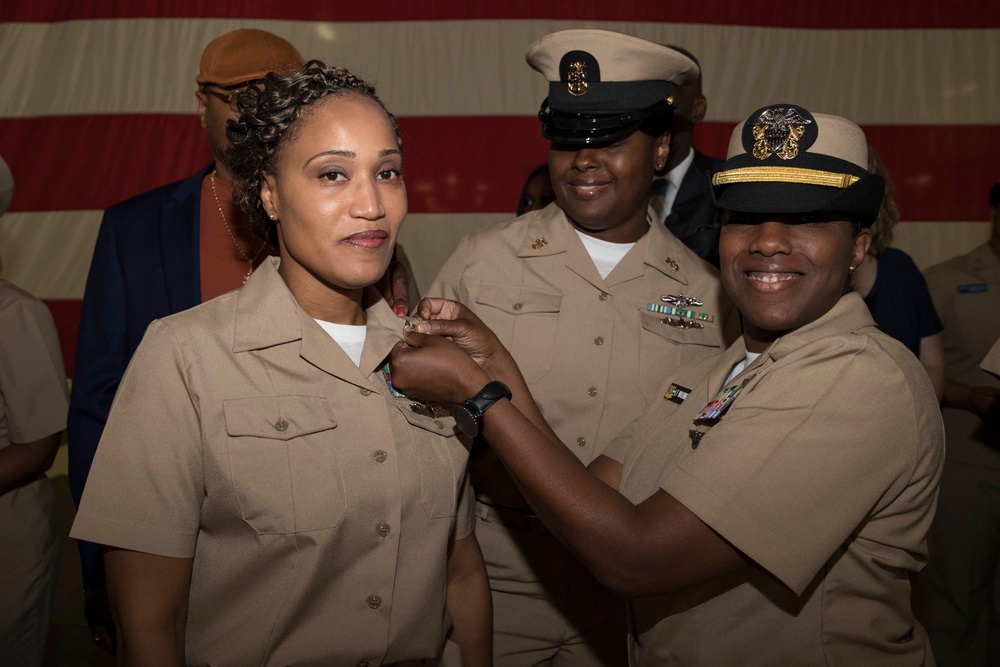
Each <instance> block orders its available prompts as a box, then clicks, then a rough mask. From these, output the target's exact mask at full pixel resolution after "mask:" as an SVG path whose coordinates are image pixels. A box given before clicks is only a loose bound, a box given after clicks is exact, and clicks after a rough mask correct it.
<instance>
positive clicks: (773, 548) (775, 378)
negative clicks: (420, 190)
mask: <svg viewBox="0 0 1000 667" xmlns="http://www.w3.org/2000/svg"><path fill="white" fill-rule="evenodd" d="M866 166H867V149H866V141H865V137H864V134H863V132H862V131H861V130H860V128H858V127H857V126H856V125H855V124H854V123H852V122H850V121H848V120H846V119H844V118H839V117H836V116H829V115H824V114H819V113H816V114H813V113H810V112H809V111H807V110H806V109H803V108H801V107H798V106H795V105H790V104H777V105H770V106H768V107H765V108H762V109H760V110H758V111H756V112H754V113H753V114H751V115H750V117H749V118H748V119H747V120H746V121H745V122H744V123H741V124H740V125H739V126H737V128H736V130H735V131H734V133H733V137H732V141H731V143H730V146H729V151H728V159H727V161H726V163H725V166H724V168H723V169H722V171H721V172H719V173H718V174H716V176H715V178H714V193H715V196H716V198H717V202H718V204H719V206H720V207H721V208H723V209H724V210H725V217H724V226H723V228H722V234H721V246H720V254H721V260H722V262H721V270H722V279H723V282H724V284H725V286H726V288H727V290H728V292H729V293H730V294H731V295H732V297H733V299H734V301H735V302H736V304H737V306H738V307H739V310H740V313H741V314H742V317H743V326H744V333H743V336H742V338H741V339H740V340H738V341H737V342H736V343H735V344H733V345H732V346H731V347H730V348H729V349H728V350H726V351H725V352H724V353H723V354H722V355H721V356H716V357H710V358H707V359H705V360H701V361H697V360H696V361H693V362H691V363H687V364H685V365H684V366H682V367H680V368H665V369H663V374H662V375H663V379H664V381H665V384H664V386H665V387H666V386H667V383H669V387H670V388H669V389H667V391H666V393H665V394H663V396H662V398H660V399H658V400H656V401H654V402H653V403H652V404H651V405H650V407H649V409H648V410H647V412H646V413H645V415H644V416H643V417H642V418H640V419H639V420H638V421H637V422H635V423H634V424H633V425H632V426H631V427H630V428H629V430H628V431H626V432H625V433H624V434H623V435H622V436H620V437H618V438H616V439H615V441H614V442H613V443H611V444H610V446H609V447H608V448H607V449H605V450H604V452H603V455H601V456H599V457H597V458H596V459H595V460H594V461H593V462H592V463H591V464H590V466H589V470H588V469H587V468H585V467H584V465H583V464H581V462H580V460H579V459H578V458H577V457H576V456H574V455H573V453H572V452H571V451H570V450H569V449H568V447H567V446H565V445H563V444H562V443H560V442H559V436H558V434H557V433H554V432H553V430H552V429H550V428H549V427H548V425H547V424H546V423H545V421H544V419H542V412H539V410H538V408H537V407H536V405H535V403H534V401H533V400H532V394H531V392H530V391H529V388H528V385H527V383H526V381H525V379H524V378H523V376H522V374H521V373H520V372H519V371H518V368H517V364H516V362H515V359H514V358H513V357H512V356H511V354H510V353H508V352H507V350H505V349H504V346H503V345H502V344H501V341H500V340H498V338H497V337H496V336H494V335H493V334H492V332H490V331H489V330H488V329H487V328H486V327H485V326H484V325H483V324H482V322H481V321H480V320H479V319H478V318H477V317H476V315H475V314H473V313H471V312H470V311H469V310H468V309H466V308H464V307H462V306H461V305H459V304H456V303H454V302H450V301H443V300H425V301H424V302H422V303H421V304H420V305H419V306H418V312H419V314H420V315H421V316H422V317H423V318H425V321H423V322H421V323H420V324H418V325H417V330H416V332H413V333H409V334H406V335H405V337H404V340H405V343H406V345H400V346H399V347H398V348H397V349H396V350H395V351H394V353H393V360H394V363H395V364H396V365H395V370H396V380H397V382H398V383H399V384H400V385H401V386H402V387H403V388H404V389H411V390H412V391H414V392H419V393H422V394H423V395H425V396H426V397H427V398H432V399H436V400H443V401H451V402H455V403H459V404H460V405H462V406H463V408H464V410H465V411H466V412H469V413H472V414H473V416H474V418H473V419H471V420H470V419H468V418H463V420H462V421H461V422H460V424H462V425H463V427H464V428H468V429H470V430H472V431H477V430H478V431H480V432H481V433H482V435H483V436H484V438H485V440H486V441H487V442H488V443H489V444H490V446H491V447H492V449H493V451H494V452H496V454H497V456H498V458H499V459H500V460H501V461H502V462H503V464H504V465H505V466H507V468H508V469H509V470H510V472H511V474H512V477H513V478H514V479H515V480H516V483H517V485H518V488H519V489H520V490H521V491H522V492H523V494H524V497H525V498H526V499H527V501H528V502H529V503H530V504H531V507H532V508H533V509H534V511H535V512H537V514H538V515H539V517H540V518H541V520H542V522H543V523H544V524H545V525H546V526H547V527H548V529H549V530H551V531H552V532H553V533H554V534H555V535H556V536H557V537H558V539H559V540H560V541H562V542H563V543H564V544H566V545H567V546H568V547H569V549H570V551H571V552H572V553H573V554H574V555H576V556H577V557H578V558H579V559H580V560H581V562H583V563H584V564H585V565H586V566H587V567H588V568H589V569H590V570H591V571H592V572H593V573H594V574H595V575H596V577H597V579H598V580H599V581H601V582H602V583H603V584H604V585H605V586H607V587H608V588H609V589H610V590H611V591H614V592H615V593H617V594H618V595H620V596H622V597H624V598H626V599H627V600H629V603H628V604H629V606H630V608H631V618H632V619H633V624H632V628H631V638H632V641H631V643H630V646H631V650H632V651H633V654H634V660H635V662H634V664H637V665H657V666H659V665H674V664H676V665H680V664H684V665H690V664H704V665H788V664H799V665H830V664H849V665H928V664H933V656H932V654H931V651H930V647H929V645H928V641H927V636H926V633H925V632H924V630H923V628H922V627H921V626H920V624H919V623H917V622H916V621H915V620H914V617H913V613H912V610H911V606H910V579H911V577H912V576H913V575H914V574H915V573H916V572H918V571H919V570H920V569H921V568H922V567H923V565H924V563H925V560H926V543H925V534H926V532H927V529H928V527H929V525H930V522H931V519H932V516H933V514H934V503H935V497H936V493H937V483H938V480H939V477H940V474H941V465H942V459H943V435H942V425H941V416H940V412H939V410H938V407H937V401H936V399H935V396H934V391H933V389H932V387H931V384H930V381H929V380H928V377H927V374H926V373H925V372H924V369H923V368H922V366H921V365H920V363H919V362H918V361H917V359H916V358H915V357H914V356H913V355H912V354H911V353H910V352H909V351H908V350H907V349H906V348H905V347H904V346H903V345H902V344H900V343H899V342H897V341H896V340H894V339H892V338H890V337H889V336H887V335H885V334H883V333H881V332H880V331H879V330H878V328H877V327H876V326H875V324H874V322H873V321H872V318H871V315H870V314H869V312H868V310H867V308H866V307H865V304H864V302H863V300H862V299H861V297H860V296H858V295H857V294H856V293H853V292H852V291H851V285H850V283H851V274H852V272H853V270H854V269H855V268H856V267H857V266H858V264H859V263H860V262H861V261H863V260H864V257H865V254H866V251H867V250H868V245H869V242H870V230H869V228H870V226H871V224H872V222H873V220H874V219H875V216H876V215H877V213H878V210H879V205H880V203H881V200H882V192H883V184H882V180H881V178H880V177H879V176H878V175H874V174H869V173H868V171H867V169H866ZM432 334H441V335H432ZM442 335H443V336H447V338H446V337H442ZM477 392H478V393H477ZM470 397H472V398H470ZM507 397H510V398H507ZM463 402H464V403H463ZM463 408H458V409H456V412H461V410H462V409H463ZM543 412H544V411H543ZM470 423H471V425H470Z"/></svg>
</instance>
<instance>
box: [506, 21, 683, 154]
mask: <svg viewBox="0 0 1000 667" xmlns="http://www.w3.org/2000/svg"><path fill="white" fill-rule="evenodd" d="M525 59H526V60H527V61H528V64H529V65H530V66H531V67H532V68H533V69H535V70H537V71H538V72H540V73H541V74H542V75H543V76H544V77H545V78H546V79H547V80H548V82H549V93H548V97H546V98H545V101H543V102H542V106H541V110H540V111H539V114H538V115H539V119H540V120H541V121H542V136H544V137H545V138H546V139H550V140H552V141H555V142H559V143H563V144H568V145H590V144H599V143H610V142H613V141H618V140H620V139H623V138H625V137H627V136H628V135H630V134H632V133H633V132H635V131H636V130H639V129H642V130H643V131H644V132H647V133H649V134H654V136H659V135H660V134H662V133H664V132H666V131H669V130H670V121H671V117H672V116H671V114H672V112H671V108H672V107H673V105H674V99H675V98H676V95H677V87H678V86H683V85H685V84H687V83H690V82H692V81H694V80H695V79H697V78H698V75H699V69H698V65H697V63H695V62H694V61H693V60H691V59H690V58H688V57H687V56H685V55H684V54H682V53H680V52H679V51H676V50H674V49H672V48H670V47H668V46H664V45H662V44H655V43H653V42H649V41H646V40H644V39H640V38H639V37H634V36H632V35H625V34H622V33H618V32H613V31H610V30H591V29H582V30H561V31H559V32H554V33H551V34H548V35H545V36H544V37H542V38H541V39H539V40H537V41H536V42H534V43H533V44H532V45H531V46H530V47H528V51H527V53H526V54H525Z"/></svg>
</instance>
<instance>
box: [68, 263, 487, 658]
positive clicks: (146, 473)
mask: <svg viewBox="0 0 1000 667" xmlns="http://www.w3.org/2000/svg"><path fill="white" fill-rule="evenodd" d="M276 266H277V260H276V259H272V260H271V261H268V262H265V263H264V264H263V265H262V266H261V267H260V268H259V269H258V270H257V271H256V272H255V273H254V274H253V276H252V277H251V278H250V280H249V281H248V282H247V283H246V285H245V286H244V287H243V288H242V289H240V290H239V291H236V292H230V293H229V294H226V295H223V296H221V297H219V298H217V299H215V300H212V301H209V302H207V303H205V304H202V305H201V306H198V307H196V308H193V309H191V310H188V311H185V312H182V313H180V314H177V315H173V316H171V317H168V318H166V319H163V320H157V321H155V322H154V323H153V324H152V325H151V326H150V328H149V330H148V332H147V334H146V336H145V338H144V339H143V341H142V344H141V345H140V346H139V349H138V350H137V351H136V354H135V356H134V358H133V359H132V362H131V365H130V366H129V369H128V372H127V373H126V375H125V378H124V380H123V381H122V384H121V387H120V389H119V390H118V394H117V396H116V398H115V403H114V405H113V407H112V410H111V414H110V417H109V419H108V425H107V428H106V429H105V431H104V435H103V437H102V439H101V443H100V446H99V448H98V450H97V456H96V458H95V460H94V466H93V469H92V470H91V473H90V478H89V480H88V482H87V486H86V489H85V491H84V495H83V500H82V502H81V505H80V511H79V513H78V515H77V519H76V522H75V524H74V526H73V531H72V535H73V537H76V538H79V539H86V540H90V541H92V542H97V543H101V544H108V545H113V546H118V547H123V548H126V549H133V550H137V551H143V552H148V553H154V554H161V555H164V556H173V557H177V558H192V557H193V558H194V563H193V575H192V580H191V591H190V607H189V612H188V624H187V641H186V649H187V661H188V663H189V664H212V665H239V666H245V665H291V664H294V665H356V664H359V663H362V662H365V663H370V664H371V665H379V664H387V663H394V662H397V661H402V660H409V659H417V658H427V657H432V656H435V655H436V654H437V653H438V652H439V651H440V649H441V646H442V644H443V643H444V634H445V631H446V630H447V629H448V627H449V624H450V621H449V619H448V618H447V614H446V611H445V583H446V567H447V555H448V547H449V544H450V543H451V542H452V541H453V540H456V539H459V538H462V537H465V536H467V535H469V534H470V533H471V532H472V530H473V522H474V516H473V507H472V504H471V497H470V493H469V490H468V484H467V481H466V480H467V474H466V466H467V460H468V455H467V450H466V449H465V448H464V447H463V445H462V443H461V442H460V440H459V439H458V438H456V437H455V433H456V430H455V425H454V420H453V419H451V417H450V416H449V417H438V416H435V415H433V414H428V411H427V410H426V409H425V408H424V407H423V406H422V405H420V404H414V403H412V402H411V401H409V400H406V399H404V398H393V397H392V395H391V394H390V393H389V389H388V387H387V384H386V382H385V380H384V377H383V373H382V372H381V370H380V368H381V366H382V363H383V360H384V359H385V358H386V356H387V355H388V354H389V351H390V349H391V348H392V346H393V344H394V343H395V342H396V341H397V340H399V339H400V337H401V326H402V325H401V320H399V319H398V318H396V317H395V316H394V315H393V314H392V312H391V311H390V309H389V307H388V306H387V305H386V304H385V303H384V302H383V301H382V299H381V298H380V297H379V296H378V294H377V293H376V292H375V290H369V291H368V292H367V293H366V298H367V299H368V300H369V302H370V303H371V305H369V306H368V308H367V317H368V324H367V339H366V341H365V345H364V351H363V353H362V358H361V369H364V370H360V369H359V368H358V367H357V366H355V365H354V363H352V362H351V360H350V359H349V358H348V357H347V355H346V354H345V353H344V352H343V350H342V349H341V348H340V347H339V346H338V345H337V343H336V342H335V341H334V340H333V339H332V338H330V336H328V335H327V334H326V333H325V332H324V331H323V329H322V328H320V326H319V325H318V324H317V323H316V321H315V320H314V319H312V318H311V317H310V316H309V315H308V314H306V313H305V312H303V311H302V310H301V309H300V308H299V307H298V305H297V304H296V302H295V300H294V298H293V297H292V295H291V293H290V292H289V291H288V289H287V287H286V286H285V284H284V282H283V281H282V279H281V277H280V276H279V275H278V273H277V271H276V268H275V267H276Z"/></svg>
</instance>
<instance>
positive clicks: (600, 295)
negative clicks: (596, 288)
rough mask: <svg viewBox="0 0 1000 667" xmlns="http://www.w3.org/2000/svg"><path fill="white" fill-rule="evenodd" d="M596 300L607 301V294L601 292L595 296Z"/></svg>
mask: <svg viewBox="0 0 1000 667" xmlns="http://www.w3.org/2000/svg"><path fill="white" fill-rule="evenodd" d="M597 298H598V299H600V300H601V301H607V300H608V294H607V292H601V293H600V294H598V295H597Z"/></svg>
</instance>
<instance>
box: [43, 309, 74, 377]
mask: <svg viewBox="0 0 1000 667" xmlns="http://www.w3.org/2000/svg"><path fill="white" fill-rule="evenodd" d="M42 301H43V302H44V303H45V305H46V306H48V307H49V312H51V313H52V319H53V321H54V322H55V325H56V330H57V331H58V332H59V345H60V346H61V347H62V356H63V363H64V364H65V365H66V377H72V375H73V364H74V362H75V361H76V332H77V331H78V330H79V329H80V310H81V308H82V307H83V301H82V300H81V299H43V300H42Z"/></svg>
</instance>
